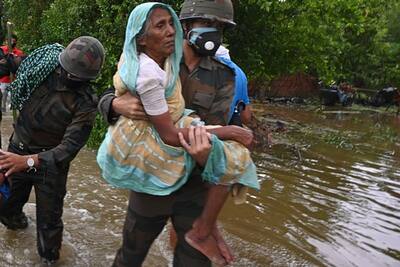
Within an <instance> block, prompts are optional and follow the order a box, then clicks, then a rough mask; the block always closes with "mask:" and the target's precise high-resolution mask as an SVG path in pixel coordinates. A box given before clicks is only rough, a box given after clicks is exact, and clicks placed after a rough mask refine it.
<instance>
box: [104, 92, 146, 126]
mask: <svg viewBox="0 0 400 267" xmlns="http://www.w3.org/2000/svg"><path fill="white" fill-rule="evenodd" d="M111 105H112V109H113V110H114V112H116V113H118V114H120V115H122V116H124V117H127V118H129V119H133V120H147V119H148V118H147V115H146V113H145V112H144V109H143V105H142V103H141V102H140V100H139V98H137V97H135V96H133V95H132V94H131V93H129V92H126V93H125V94H123V95H121V96H118V97H116V98H114V99H113V101H112V103H111Z"/></svg>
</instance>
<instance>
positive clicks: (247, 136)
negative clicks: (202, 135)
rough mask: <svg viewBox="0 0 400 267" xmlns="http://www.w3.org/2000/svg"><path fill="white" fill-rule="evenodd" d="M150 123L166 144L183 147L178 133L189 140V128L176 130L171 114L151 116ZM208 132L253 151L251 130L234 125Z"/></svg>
mask: <svg viewBox="0 0 400 267" xmlns="http://www.w3.org/2000/svg"><path fill="white" fill-rule="evenodd" d="M149 120H150V122H151V123H152V124H153V125H154V128H155V129H156V130H157V132H158V134H159V135H160V137H161V139H162V140H163V142H164V143H166V144H168V145H171V146H181V142H180V140H179V137H178V133H182V135H183V137H184V138H185V140H189V135H188V131H189V129H188V128H176V127H175V125H174V124H173V122H172V118H171V116H170V114H169V112H165V113H163V114H161V115H156V116H149ZM207 132H209V133H211V134H215V135H216V136H218V138H219V139H221V140H233V141H236V142H239V143H241V144H242V145H244V146H246V147H247V148H248V149H250V150H251V149H252V148H253V146H254V140H253V133H252V131H250V130H247V129H245V128H241V127H238V126H234V125H229V126H223V127H217V128H213V129H207Z"/></svg>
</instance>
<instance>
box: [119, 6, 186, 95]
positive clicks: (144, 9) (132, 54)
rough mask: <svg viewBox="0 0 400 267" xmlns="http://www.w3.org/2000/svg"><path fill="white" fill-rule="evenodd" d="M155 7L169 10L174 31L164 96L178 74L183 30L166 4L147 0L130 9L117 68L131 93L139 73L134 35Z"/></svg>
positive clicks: (172, 85)
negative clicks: (122, 57) (121, 58)
mask: <svg viewBox="0 0 400 267" xmlns="http://www.w3.org/2000/svg"><path fill="white" fill-rule="evenodd" d="M157 7H162V8H165V9H167V10H169V12H170V14H171V16H172V18H173V21H174V26H175V31H176V33H175V52H174V53H173V54H172V55H171V56H170V57H171V68H172V72H171V73H172V79H170V80H169V83H168V85H167V88H166V90H165V95H166V97H169V96H170V95H171V93H172V91H173V90H174V88H175V83H176V80H177V78H178V75H179V64H180V62H181V58H182V46H183V32H182V26H181V24H180V22H179V18H178V16H177V15H176V14H175V12H174V10H173V9H172V8H171V7H170V6H168V5H165V4H162V3H155V2H149V3H144V4H141V5H138V6H136V7H135V9H133V10H132V12H131V14H130V16H129V20H128V25H127V26H126V32H125V42H124V48H123V55H124V58H125V61H124V62H123V64H122V66H121V68H120V70H119V75H120V77H121V79H122V81H123V82H124V83H125V85H126V86H127V87H128V89H129V90H130V91H131V92H132V93H134V92H135V90H136V80H137V76H138V73H139V57H138V52H137V47H136V36H137V35H138V34H139V33H140V31H141V30H142V28H143V26H144V25H145V23H146V20H147V19H148V16H149V13H150V11H151V10H153V9H154V8H157ZM166 71H167V70H166Z"/></svg>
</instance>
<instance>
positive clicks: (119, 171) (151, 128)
mask: <svg viewBox="0 0 400 267" xmlns="http://www.w3.org/2000/svg"><path fill="white" fill-rule="evenodd" d="M125 38H126V39H125V44H124V49H123V53H122V55H121V59H120V62H119V68H118V72H117V73H116V74H115V76H114V87H115V88H116V90H117V95H121V94H123V93H125V92H126V91H128V90H129V91H130V92H132V93H134V94H136V95H138V96H139V97H140V99H141V101H142V103H143V106H144V109H145V111H146V113H147V115H148V118H149V121H137V120H130V119H128V118H125V117H122V116H121V117H120V119H119V120H118V122H117V123H116V124H115V125H114V126H110V127H109V130H108V132H107V134H106V137H105V140H104V141H103V143H102V145H101V146H100V149H99V152H98V156H97V161H98V163H99V166H100V168H101V169H102V175H103V177H104V178H105V179H106V180H107V181H108V182H109V183H111V184H112V185H114V186H117V187H121V188H128V189H131V190H132V191H134V192H138V193H145V194H150V195H153V196H154V195H155V196H165V195H169V194H171V193H172V192H174V191H176V190H178V189H179V188H180V187H181V186H182V185H183V184H184V183H186V182H187V179H188V177H189V175H190V173H191V171H192V170H193V168H194V165H195V164H196V162H197V163H198V164H199V165H201V166H203V173H202V176H203V179H204V180H205V181H207V182H209V183H210V184H212V186H211V189H210V193H209V199H210V200H207V203H206V206H205V209H204V211H203V214H202V215H201V216H200V217H199V218H198V219H197V220H196V222H195V223H194V224H193V229H192V230H190V231H189V232H188V233H186V235H185V240H186V242H188V243H189V244H190V245H191V246H193V247H194V248H196V249H198V250H199V251H201V252H202V253H203V254H204V255H206V256H207V257H208V258H209V259H210V260H212V261H213V262H215V263H217V264H227V263H229V262H230V261H231V260H232V256H231V255H229V253H226V252H221V246H219V243H218V242H219V241H221V239H220V237H219V234H218V232H217V230H216V227H215V224H216V219H217V216H218V213H219V211H220V209H221V208H222V205H223V203H224V202H225V199H226V196H225V195H219V194H218V192H219V191H218V190H217V191H213V188H214V187H222V188H223V190H225V191H229V190H231V189H233V188H235V190H233V191H235V192H237V191H238V190H236V189H237V188H240V189H243V188H244V187H252V188H255V189H259V184H258V181H257V175H256V169H255V165H254V163H253V162H252V160H251V158H250V152H249V151H248V150H247V149H246V148H245V147H244V146H243V145H241V144H240V143H238V142H234V141H225V142H222V141H221V140H220V139H225V140H227V139H234V138H235V137H236V136H238V135H237V133H238V132H239V133H241V134H239V136H242V138H243V139H246V138H247V137H248V135H249V132H248V131H247V130H244V129H242V128H240V127H236V126H226V127H207V131H208V132H209V133H210V135H209V138H207V135H206V134H205V129H204V128H200V129H197V130H196V132H195V133H196V136H193V130H191V129H189V128H188V127H191V126H196V125H201V121H200V120H199V119H197V118H195V117H192V116H188V115H189V114H190V113H191V111H189V110H185V108H184V100H183V97H182V95H181V84H180V81H179V78H178V72H179V63H180V61H181V57H182V41H183V38H182V29H181V26H180V24H179V20H178V18H177V16H176V14H175V13H174V12H173V10H172V9H171V8H170V7H169V6H166V5H164V4H161V3H145V4H141V5H139V6H137V7H136V8H135V9H134V10H133V11H132V13H131V15H130V17H129V21H128V26H127V29H126V36H125ZM234 133H235V134H234ZM219 138H220V139H219ZM196 139H197V141H198V143H201V145H200V146H199V149H193V148H192V147H191V144H188V143H186V141H185V140H196ZM243 139H240V140H243ZM240 140H237V141H240ZM210 142H211V143H210ZM181 144H182V146H183V147H184V148H185V149H186V150H185V149H183V148H181V147H179V146H181ZM191 156H193V158H192V157H191ZM238 185H240V186H238ZM243 186H244V187H243ZM239 191H243V190H239ZM160 200H161V198H160ZM167 219H168V218H167V217H164V219H163V222H162V227H163V226H164V225H165V223H166V222H167ZM172 223H173V224H174V220H172ZM161 229H162V228H161ZM161 229H160V231H161Z"/></svg>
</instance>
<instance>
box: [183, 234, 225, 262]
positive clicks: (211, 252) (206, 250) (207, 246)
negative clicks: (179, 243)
mask: <svg viewBox="0 0 400 267" xmlns="http://www.w3.org/2000/svg"><path fill="white" fill-rule="evenodd" d="M185 240H186V242H188V244H189V245H191V246H192V247H193V248H195V249H197V250H198V251H200V252H201V253H203V254H204V255H205V256H206V257H207V258H209V259H210V260H211V261H212V262H213V263H215V264H218V265H227V264H228V262H227V261H226V260H225V257H224V256H223V255H222V253H221V251H220V248H219V246H218V243H217V240H216V239H215V238H214V236H213V235H208V236H206V237H205V238H200V236H199V235H198V233H197V232H196V230H195V229H192V230H190V231H189V232H187V233H186V235H185Z"/></svg>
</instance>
